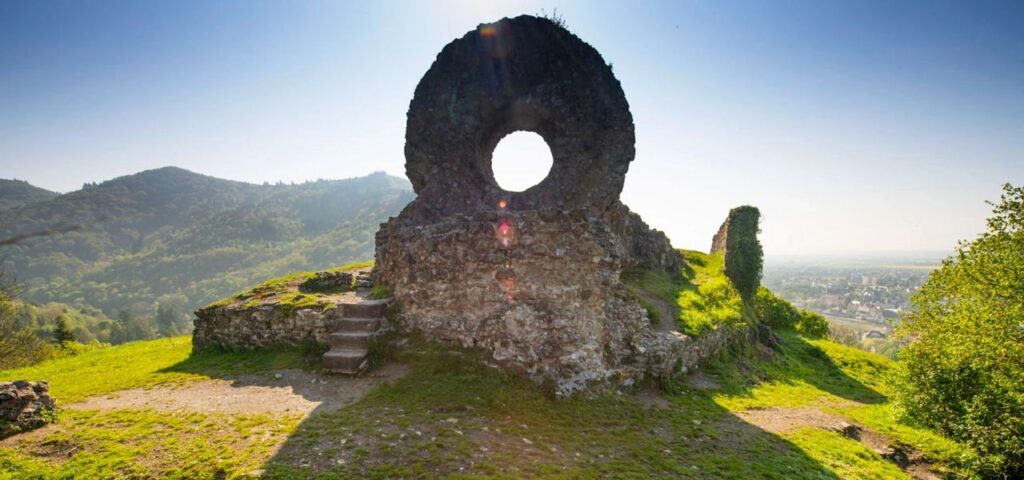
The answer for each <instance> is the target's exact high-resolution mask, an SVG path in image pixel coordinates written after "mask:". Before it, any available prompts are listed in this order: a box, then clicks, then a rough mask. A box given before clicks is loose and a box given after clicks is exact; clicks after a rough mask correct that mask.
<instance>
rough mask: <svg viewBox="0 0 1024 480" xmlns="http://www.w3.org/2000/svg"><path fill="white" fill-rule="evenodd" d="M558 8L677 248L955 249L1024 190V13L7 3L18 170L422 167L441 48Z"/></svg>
mask: <svg viewBox="0 0 1024 480" xmlns="http://www.w3.org/2000/svg"><path fill="white" fill-rule="evenodd" d="M542 9H543V10H545V11H547V12H549V13H550V12H552V11H554V10H556V9H557V11H558V13H559V14H560V15H562V16H563V17H564V18H565V21H566V23H567V24H568V27H569V29H570V30H571V31H573V32H574V33H575V34H577V35H578V36H580V37H581V38H582V39H583V40H585V41H587V42H588V43H590V44H591V45H593V46H594V47H596V48H597V49H598V51H600V52H601V53H602V55H603V56H604V58H605V59H606V60H607V61H608V62H609V63H612V64H613V65H614V71H615V74H616V76H618V77H619V79H620V80H621V81H622V85H623V88H624V90H625V93H626V97H627V99H628V100H629V102H630V106H631V109H632V112H633V116H634V120H635V122H636V131H637V158H636V161H635V162H634V163H633V165H632V167H631V169H630V173H629V175H628V176H627V180H626V187H625V191H624V192H623V199H624V201H625V202H626V203H627V204H628V205H630V206H631V207H632V208H633V209H634V210H636V211H638V212H640V213H641V214H642V215H643V216H644V218H645V219H646V220H647V221H648V223H650V224H651V225H652V226H654V227H656V228H659V229H662V230H664V231H666V232H667V233H668V234H669V236H670V237H671V238H672V239H673V240H674V242H675V243H676V244H677V245H678V246H682V247H688V248H700V249H706V248H707V247H708V244H709V243H710V239H711V235H712V234H713V233H714V231H715V230H716V229H717V227H718V224H719V223H720V222H721V220H722V219H723V218H724V216H725V214H726V212H727V211H728V209H729V208H730V207H734V206H737V205H740V204H744V203H750V204H754V205H757V206H759V207H760V208H761V209H762V212H763V215H764V222H763V229H764V232H763V236H762V238H763V241H764V244H765V249H766V252H767V253H768V255H769V257H771V256H773V255H787V254H794V253H813V254H829V253H855V252H883V251H920V250H939V251H949V250H951V249H952V247H953V245H954V244H955V242H956V241H957V240H959V239H964V238H970V237H973V236H974V235H975V234H976V233H977V232H979V231H980V230H981V229H983V227H984V218H985V217H986V215H987V214H988V212H989V211H990V207H989V206H988V205H986V204H985V203H984V201H985V200H995V199H997V198H998V195H999V190H1000V185H1001V184H1002V183H1004V182H1011V183H1015V184H1024V28H1021V25H1024V3H1021V2H1005V3H1000V2H960V3H946V2H937V1H901V2H873V1H850V2H820V1H777V2H760V1H751V2H719V1H716V2H666V3H657V2H650V3H637V2H596V1H580V2H486V1H479V0H477V1H469V0H467V1H437V2H389V1H381V2H250V1H219V2H195V1H187V0H186V1H175V2H156V1H130V2H99V1H93V2H78V1H71V2H53V1H14V0H7V1H5V2H2V3H0V177H3V178H11V177H14V178H20V179H25V180H28V181H30V182H32V183H34V184H37V185H39V186H42V187H45V188H50V189H54V190H58V191H69V190H73V189H76V188H78V187H80V186H81V184H82V183H83V182H89V181H102V180H105V179H109V178H112V177H115V176H119V175H125V174H130V173H134V172H137V171H139V170H143V169H148V168H156V167H161V166H166V165H177V166H180V167H183V168H187V169H190V170H193V171H196V172H200V173H204V174H209V175H214V176H218V177H223V178H231V179H237V180H245V181H251V182H263V181H277V180H284V181H302V180H306V179H316V178H345V177H351V176H357V175H364V174H367V173H370V172H373V171H377V170H384V171H387V172H389V173H392V174H395V175H400V176H402V175H404V168H403V164H404V158H403V153H402V149H403V143H404V129H405V112H406V110H407V108H408V102H409V100H410V99H411V97H412V92H413V89H414V88H415V86H416V83H417V82H418V81H419V79H420V77H421V76H422V75H423V73H424V72H425V71H426V70H427V68H428V67H429V66H430V64H431V62H432V61H433V59H434V57H435V56H436V55H437V52H439V51H440V49H441V48H442V47H443V46H444V45H445V44H447V43H448V42H450V41H451V40H453V39H455V38H456V37H460V36H462V35H463V34H464V33H465V32H466V31H468V30H471V29H473V28H474V27H475V26H476V25H477V24H479V23H482V22H488V21H493V20H496V19H498V18H501V17H503V16H513V15H517V14H521V13H539V12H541V11H542ZM499 147H500V148H504V147H503V146H499ZM529 151H531V150H528V149H527V147H522V148H521V149H518V148H512V152H513V153H512V155H513V156H514V155H515V153H516V152H524V153H522V154H523V155H526V153H525V152H529Z"/></svg>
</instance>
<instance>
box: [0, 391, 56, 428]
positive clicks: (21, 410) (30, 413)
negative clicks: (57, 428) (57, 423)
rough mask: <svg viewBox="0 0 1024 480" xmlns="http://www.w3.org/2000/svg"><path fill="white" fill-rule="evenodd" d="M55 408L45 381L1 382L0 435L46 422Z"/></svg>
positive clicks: (49, 419) (39, 425) (38, 425)
mask: <svg viewBox="0 0 1024 480" xmlns="http://www.w3.org/2000/svg"><path fill="white" fill-rule="evenodd" d="M55 408H57V402H56V401H55V400H54V399H53V397H51V396H50V386H49V384H47V383H46V382H27V381H24V380H17V381H14V382H5V383H0V438H7V437H9V436H11V435H14V434H16V433H19V432H24V431H28V430H33V429H36V428H39V427H41V426H43V425H46V424H47V423H49V422H50V421H51V419H52V418H53V413H54V412H53V411H54V409H55Z"/></svg>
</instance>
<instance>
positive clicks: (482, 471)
mask: <svg viewBox="0 0 1024 480" xmlns="http://www.w3.org/2000/svg"><path fill="white" fill-rule="evenodd" d="M686 254H687V258H688V260H689V261H690V263H691V265H693V271H691V272H687V275H686V278H687V280H686V281H685V282H672V281H671V280H668V279H667V276H666V277H665V278H660V277H659V276H657V275H653V274H649V273H644V272H638V273H635V274H634V277H633V278H632V279H631V283H633V284H634V285H641V286H643V287H644V288H646V289H648V291H651V292H654V293H655V294H656V295H658V296H660V297H662V298H669V299H672V300H675V301H676V302H677V305H684V302H689V303H685V305H684V306H685V307H686V308H689V309H691V310H696V311H697V313H700V314H703V315H706V318H711V319H712V323H714V322H717V321H737V320H743V319H744V318H745V315H746V313H745V312H744V311H743V310H745V309H743V307H742V306H739V307H736V308H738V309H739V310H736V308H732V307H730V304H729V302H728V301H725V302H723V301H722V298H725V299H726V300H728V298H727V297H728V296H727V292H726V296H725V297H723V296H722V295H721V294H722V292H721V288H720V286H714V283H715V282H714V280H715V278H716V277H717V276H718V275H719V273H716V272H718V271H720V265H719V266H718V267H716V266H715V265H716V262H715V258H714V256H707V255H703V254H699V253H695V252H686ZM694 260H698V261H694ZM718 263H720V262H718ZM666 280H668V281H666ZM278 283H280V282H278ZM709 284H710V285H712V286H713V288H711V289H708V288H704V289H702V288H701V287H703V286H705V285H709ZM268 285H270V286H271V287H273V285H276V283H274V282H270V284H268ZM271 290H273V289H272V288H271ZM658 292H660V293H658ZM686 292H693V293H694V294H695V295H697V298H691V299H689V300H687V299H684V298H683V297H684V296H686V295H687V294H686ZM716 296H717V297H716ZM722 305H725V307H722ZM730 309H731V310H732V311H730ZM716 310H717V313H716ZM694 318H698V319H699V318H701V317H697V316H690V317H685V318H684V317H682V316H680V321H681V322H682V324H683V326H684V327H685V328H691V327H693V326H695V325H699V324H700V323H699V322H695V323H689V324H688V323H686V322H687V320H686V319H694ZM779 333H780V335H781V338H782V340H783V344H782V347H781V349H782V351H781V352H778V353H775V354H772V353H770V352H768V351H766V350H764V349H763V348H760V347H758V348H755V347H751V348H750V349H749V350H747V351H737V352H730V353H729V354H727V355H725V356H723V357H722V358H720V359H718V360H717V361H714V362H712V363H711V364H710V365H708V366H707V367H706V369H705V371H704V372H703V374H704V375H705V376H707V377H708V378H711V379H713V380H714V382H713V383H714V384H716V385H713V386H712V388H705V389H697V388H694V387H692V386H690V385H689V384H688V383H685V382H682V383H668V384H666V385H663V391H661V392H660V393H658V392H656V391H646V392H641V393H640V394H638V395H629V394H604V395H599V396H596V397H593V398H574V399H569V400H561V401H555V400H552V399H550V398H548V397H546V396H544V395H543V394H541V393H539V391H538V390H537V389H536V388H534V387H533V386H532V385H531V384H529V383H528V382H526V381H524V380H522V379H519V378H517V377H514V376H510V375H507V374H504V373H502V372H500V371H498V370H494V369H490V368H487V367H485V366H483V365H482V363H481V362H480V361H478V360H480V358H479V356H480V355H479V354H478V353H475V352H472V351H465V350H459V349H451V348H443V347H439V346H436V345H432V344H427V343H422V342H414V343H412V344H411V345H410V346H408V347H407V348H403V349H402V350H401V351H396V352H377V353H376V356H377V358H378V359H388V358H390V359H391V360H395V361H400V362H403V363H406V364H408V365H410V366H411V367H412V370H411V372H410V373H409V374H408V375H407V376H406V377H404V378H403V379H402V380H400V381H398V382H397V383H395V384H393V385H386V386H382V387H378V388H377V389H376V390H374V391H372V392H371V393H370V394H369V395H368V396H367V397H366V398H364V399H363V400H361V401H359V402H357V403H355V404H353V405H350V406H348V407H346V408H344V409H342V410H338V411H335V412H329V413H323V414H318V415H314V416H311V417H309V418H307V419H305V420H300V419H299V418H297V417H284V418H271V417H261V416H233V415H203V414H187V415H180V414H167V413H160V412H155V411H128V410H124V411H114V412H81V411H73V410H68V411H65V412H64V413H63V414H62V420H61V422H60V423H59V424H58V425H56V426H55V427H53V428H52V429H51V430H49V431H48V432H47V433H46V434H45V435H40V436H37V438H32V437H30V438H29V439H27V440H25V441H24V442H22V443H19V444H18V446H17V447H0V480H6V479H7V478H57V477H79V478H93V477H111V476H115V477H116V474H123V476H127V477H147V476H154V477H172V478H174V477H177V478H236V477H244V476H246V475H248V474H250V473H252V472H254V471H255V472H257V473H262V474H264V475H266V476H267V477H270V478H281V479H290V478H324V479H327V478H366V477H369V478H393V477H435V476H448V477H454V478H480V477H489V478H490V477H498V478H520V477H524V476H529V477H533V476H543V477H551V478H581V477H582V478H604V477H642V478H648V477H673V478H777V479H834V478H892V479H902V478H908V477H907V476H906V475H905V474H904V473H903V472H901V471H900V470H899V469H897V468H896V467H895V466H894V465H892V464H890V463H888V462H887V461H885V460H884V459H882V458H881V457H880V456H879V455H878V454H877V453H875V452H873V451H871V450H870V449H868V448H866V447H865V446H863V445H862V444H860V443H858V442H856V441H853V440H849V439H847V438H845V437H842V436H840V435H839V434H837V433H832V432H829V431H826V430H822V429H818V428H809V427H808V428H796V429H793V430H789V431H784V432H783V433H781V434H772V433H769V432H766V431H764V430H761V429H760V428H758V427H756V426H754V425H752V424H750V423H748V422H747V421H745V420H744V419H743V418H742V412H745V411H750V410H754V409H765V408H804V409H815V410H818V411H820V412H824V413H828V414H832V415H836V416H840V417H844V418H846V419H848V420H849V421H852V422H857V423H860V424H862V425H864V426H866V427H869V428H872V429H874V430H876V431H878V432H881V433H883V434H885V435H886V436H888V437H890V439H891V440H893V441H895V442H898V443H903V444H907V445H910V446H912V447H914V448H916V449H918V450H921V451H923V452H925V453H926V454H927V455H928V457H929V458H930V459H931V460H932V461H935V462H937V463H939V464H941V465H945V466H946V467H948V468H954V467H955V466H956V465H957V464H958V461H959V459H960V458H961V457H962V456H963V455H965V454H966V453H967V452H966V451H965V450H964V449H963V448H962V447H960V446H959V445H957V444H954V443H952V442H949V441H947V440H944V439H942V438H940V437H938V436H936V435H934V434H931V433H930V432H927V431H924V430H919V429H915V428H912V427H909V426H905V425H900V424H899V423H898V422H896V420H895V416H894V414H893V412H892V410H891V407H890V406H889V404H888V403H887V401H886V393H887V392H886V390H885V387H884V386H883V384H882V380H883V379H884V378H885V376H886V375H887V372H888V370H889V369H890V368H891V367H892V362H891V361H889V360H887V359H885V358H882V357H879V356H875V355H872V354H870V353H866V352H863V351H860V350H856V349H852V348H847V347H843V346H840V345H837V344H835V343H833V342H830V341H826V340H807V339H804V338H802V337H800V336H799V335H797V334H795V333H792V332H779ZM769 360H770V361H769ZM288 367H302V368H317V362H316V359H315V358H310V357H308V356H304V355H303V354H302V353H301V352H298V351H287V350H281V351H270V352H259V353H226V352H222V353H217V352H214V353H204V354H201V355H191V356H190V347H189V343H188V339H187V338H177V339H166V340H156V341H150V342H139V343H133V344H128V345H124V346H120V347H115V348H111V349H106V350H102V351H96V352H90V353H87V354H84V355H81V356H79V357H75V358H68V359H62V360H58V361H52V362H48V363H46V364H43V365H40V366H37V367H33V368H29V369H22V370H17V371H8V372H0V379H5V378H32V379H39V378H45V379H47V380H49V381H50V382H51V385H52V390H53V393H54V395H55V396H57V398H58V399H59V400H61V401H62V402H65V403H67V402H71V401H74V400H78V399H81V398H84V397H85V396H87V395H99V394H105V393H109V392H112V391H116V390H119V389H124V388H131V387H145V386H151V385H157V384H166V383H181V382H188V381H196V380H201V379H204V378H210V377H216V378H224V377H228V378H230V377H231V376H232V375H237V374H240V373H254V372H267V373H268V374H270V373H272V372H273V371H275V370H276V369H280V368H288ZM30 435H31V434H30ZM5 472H7V473H5ZM5 475H6V477H5Z"/></svg>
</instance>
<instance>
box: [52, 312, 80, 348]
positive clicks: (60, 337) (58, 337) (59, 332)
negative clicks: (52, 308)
mask: <svg viewBox="0 0 1024 480" xmlns="http://www.w3.org/2000/svg"><path fill="white" fill-rule="evenodd" d="M53 341H54V342H55V343H57V344H58V345H60V346H62V347H63V346H64V345H66V344H68V343H71V342H77V341H78V337H76V336H75V334H74V333H72V332H71V328H69V327H68V319H67V317H65V316H64V315H60V316H58V317H57V320H56V326H55V328H54V329H53Z"/></svg>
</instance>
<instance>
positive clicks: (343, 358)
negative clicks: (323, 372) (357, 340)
mask: <svg viewBox="0 0 1024 480" xmlns="http://www.w3.org/2000/svg"><path fill="white" fill-rule="evenodd" d="M367 353H368V352H367V350H366V349H365V348H362V349H338V350H330V351H328V352H327V353H325V354H324V356H323V362H324V367H326V368H327V370H328V371H329V372H331V373H344V374H347V375H357V374H359V373H362V371H363V370H366V367H368V366H369V365H370V362H369V360H367V358H366V355H367Z"/></svg>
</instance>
